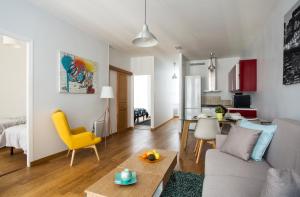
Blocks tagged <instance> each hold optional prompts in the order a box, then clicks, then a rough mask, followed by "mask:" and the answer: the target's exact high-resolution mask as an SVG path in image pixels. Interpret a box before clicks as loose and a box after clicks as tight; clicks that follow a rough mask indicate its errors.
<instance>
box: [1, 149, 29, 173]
mask: <svg viewBox="0 0 300 197" xmlns="http://www.w3.org/2000/svg"><path fill="white" fill-rule="evenodd" d="M25 167H26V155H25V154H24V152H23V150H21V149H14V154H13V155H11V154H10V148H6V147H4V148H0V177H1V176H3V175H6V174H8V173H11V172H14V171H17V170H20V169H23V168H25Z"/></svg>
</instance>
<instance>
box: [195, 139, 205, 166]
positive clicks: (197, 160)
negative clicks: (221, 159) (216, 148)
mask: <svg viewBox="0 0 300 197" xmlns="http://www.w3.org/2000/svg"><path fill="white" fill-rule="evenodd" d="M203 144H204V140H200V144H199V149H198V154H197V159H196V163H197V164H198V163H199V160H200V156H201V152H202V147H203Z"/></svg>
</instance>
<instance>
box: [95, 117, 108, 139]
mask: <svg viewBox="0 0 300 197" xmlns="http://www.w3.org/2000/svg"><path fill="white" fill-rule="evenodd" d="M93 129H94V133H95V135H96V136H97V137H105V132H104V121H95V122H94V128H93Z"/></svg>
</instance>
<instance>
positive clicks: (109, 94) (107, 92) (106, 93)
mask: <svg viewBox="0 0 300 197" xmlns="http://www.w3.org/2000/svg"><path fill="white" fill-rule="evenodd" d="M100 98H114V91H113V89H112V87H111V86H103V87H102V90H101V95H100Z"/></svg>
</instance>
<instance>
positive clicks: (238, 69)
mask: <svg viewBox="0 0 300 197" xmlns="http://www.w3.org/2000/svg"><path fill="white" fill-rule="evenodd" d="M228 79H229V83H228V84H229V90H230V91H231V92H255V91H256V89H257V87H256V86H257V60H256V59H252V60H240V61H239V64H236V65H235V66H234V67H233V68H232V69H231V71H230V72H229V75H228Z"/></svg>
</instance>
